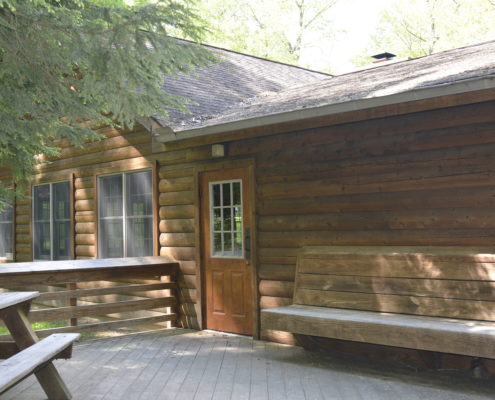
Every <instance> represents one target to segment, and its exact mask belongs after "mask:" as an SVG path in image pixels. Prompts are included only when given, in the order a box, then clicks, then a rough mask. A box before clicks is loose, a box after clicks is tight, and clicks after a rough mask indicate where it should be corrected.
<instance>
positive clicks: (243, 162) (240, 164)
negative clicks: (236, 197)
mask: <svg viewBox="0 0 495 400" xmlns="http://www.w3.org/2000/svg"><path fill="white" fill-rule="evenodd" d="M236 168H247V170H248V176H249V179H250V181H251V191H250V193H249V197H250V198H249V200H250V203H251V209H250V210H249V213H250V217H251V268H252V273H251V293H252V299H251V307H252V313H253V316H252V317H253V332H252V336H253V338H254V339H259V332H260V326H259V291H258V263H257V260H258V257H257V246H256V244H257V219H256V189H255V188H256V181H255V173H254V171H255V160H254V159H252V158H244V159H237V160H221V161H218V162H214V163H208V164H199V165H196V166H195V167H194V193H195V196H194V208H195V218H194V231H195V242H196V244H197V245H196V254H195V255H196V293H197V304H196V314H197V316H198V323H199V328H200V329H204V327H205V326H206V311H205V309H206V299H205V284H206V282H204V279H203V276H204V272H203V259H202V250H203V247H202V246H203V243H202V241H201V238H202V237H203V232H202V224H201V219H202V218H203V215H202V213H201V198H200V195H201V188H200V174H201V173H203V172H212V171H218V170H222V169H236Z"/></svg>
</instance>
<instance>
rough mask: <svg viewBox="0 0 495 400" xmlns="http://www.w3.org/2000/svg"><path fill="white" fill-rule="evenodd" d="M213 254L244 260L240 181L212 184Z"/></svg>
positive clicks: (214, 255)
mask: <svg viewBox="0 0 495 400" xmlns="http://www.w3.org/2000/svg"><path fill="white" fill-rule="evenodd" d="M210 192H211V200H210V218H211V228H210V229H211V253H212V256H213V257H230V258H242V256H243V235H242V229H243V228H242V204H241V203H242V184H241V181H240V180H235V181H229V182H212V183H210Z"/></svg>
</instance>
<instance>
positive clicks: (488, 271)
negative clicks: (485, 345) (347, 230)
mask: <svg viewBox="0 0 495 400" xmlns="http://www.w3.org/2000/svg"><path fill="white" fill-rule="evenodd" d="M490 250H492V249H483V248H466V247H355V246H334V247H304V248H302V249H301V251H300V253H299V255H298V259H297V270H296V282H295V290H294V300H293V303H294V304H302V305H313V306H321V307H334V308H345V309H356V310H369V311H382V312H392V313H401V314H415V315H425V316H437V317H450V318H462V319H474V320H486V321H495V254H491V253H490V252H489V251H490ZM492 251H493V250H492Z"/></svg>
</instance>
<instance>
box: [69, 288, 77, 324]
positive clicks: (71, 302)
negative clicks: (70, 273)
mask: <svg viewBox="0 0 495 400" xmlns="http://www.w3.org/2000/svg"><path fill="white" fill-rule="evenodd" d="M67 290H77V283H75V282H70V283H67ZM69 306H71V307H77V297H69ZM69 326H77V318H70V319H69Z"/></svg>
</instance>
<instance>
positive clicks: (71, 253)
mask: <svg viewBox="0 0 495 400" xmlns="http://www.w3.org/2000/svg"><path fill="white" fill-rule="evenodd" d="M58 183H67V184H68V185H69V201H68V204H69V218H68V220H67V219H64V220H63V221H68V222H69V232H68V235H67V239H68V240H69V245H68V250H69V254H68V258H67V260H72V259H74V245H75V243H74V241H75V240H74V234H73V231H74V215H73V192H74V189H73V188H74V184H73V180H72V179H64V180H60V181H55V182H43V183H36V184H33V185H31V224H30V229H31V233H32V243H31V244H32V249H31V250H32V252H33V261H57V260H54V258H53V255H54V248H53V244H54V241H53V239H54V229H53V227H54V225H55V224H54V222H55V219H54V213H53V185H56V184H58ZM46 185H49V187H50V221H49V222H50V260H46V259H43V258H36V257H35V255H36V252H35V247H36V229H35V227H34V224H35V219H34V216H35V198H34V190H35V189H34V188H35V187H39V186H46ZM62 260H65V259H62Z"/></svg>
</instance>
